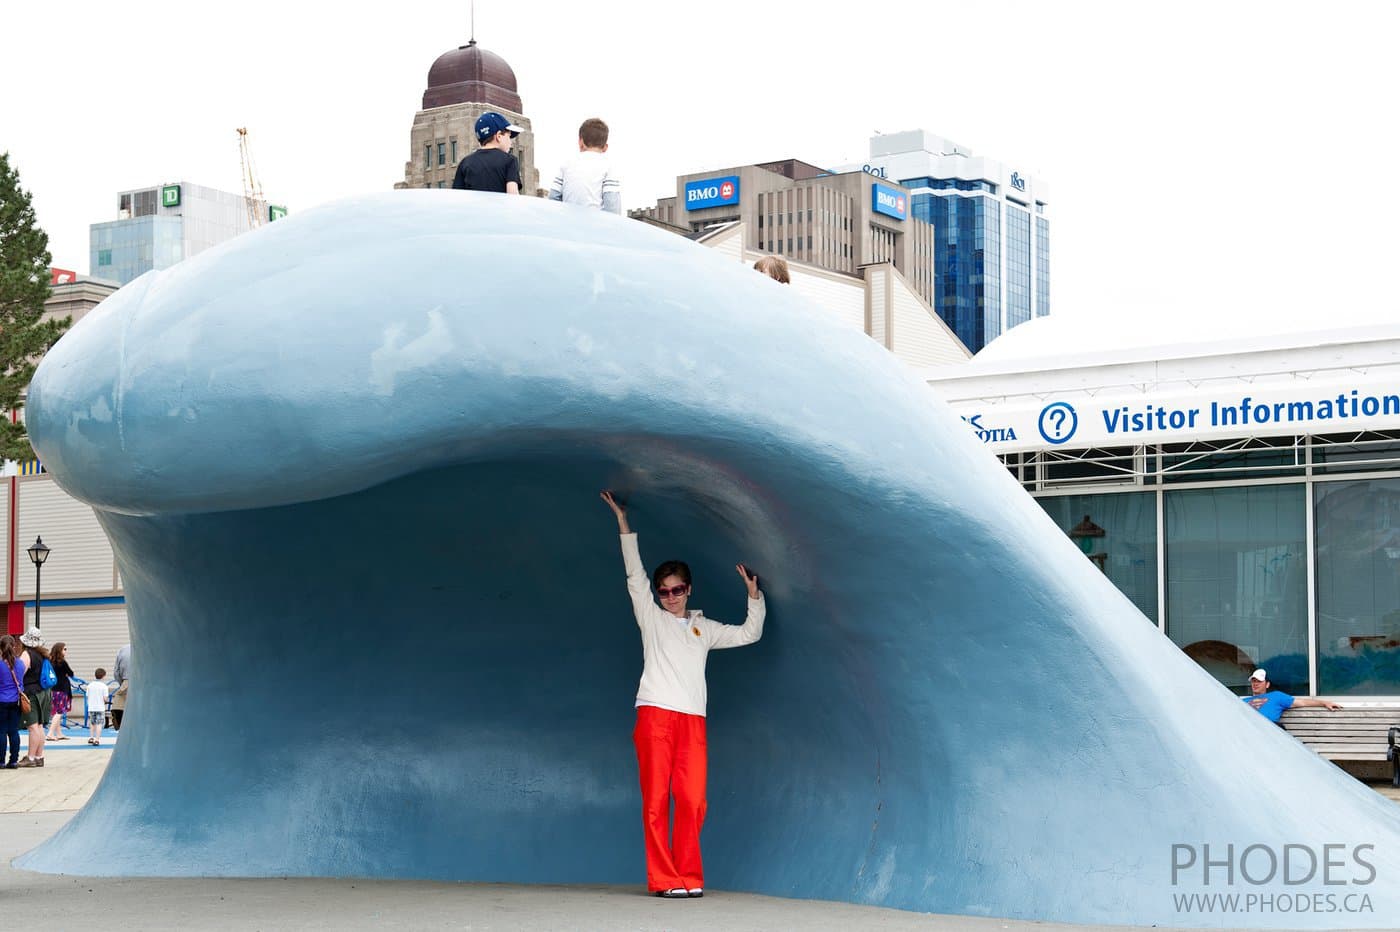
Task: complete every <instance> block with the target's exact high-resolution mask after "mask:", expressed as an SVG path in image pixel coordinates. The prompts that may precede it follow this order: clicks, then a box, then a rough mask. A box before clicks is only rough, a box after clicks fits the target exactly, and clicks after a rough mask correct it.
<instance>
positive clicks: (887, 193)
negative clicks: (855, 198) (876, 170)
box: [870, 182, 909, 220]
mask: <svg viewBox="0 0 1400 932" xmlns="http://www.w3.org/2000/svg"><path fill="white" fill-rule="evenodd" d="M870 192H871V197H870V201H871V203H870V209H871V210H873V211H875V213H877V214H884V215H885V216H886V217H893V218H894V219H896V220H903V219H904V218H905V217H907V216H908V215H909V212H908V210H907V206H908V205H906V204H905V202H904V200H905V197H904V192H903V191H901V190H899V189H898V188H891V187H890V186H889V185H887V184H880V183H879V182H876V183H875V184H872V185H871V186H870Z"/></svg>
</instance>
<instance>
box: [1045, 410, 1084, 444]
mask: <svg viewBox="0 0 1400 932" xmlns="http://www.w3.org/2000/svg"><path fill="white" fill-rule="evenodd" d="M1038 426H1039V428H1040V436H1042V437H1044V438H1045V442H1046V443H1050V444H1056V445H1058V444H1061V443H1064V442H1065V441H1066V440H1068V439H1069V438H1071V437H1073V436H1074V432H1075V431H1076V430H1078V429H1079V415H1078V413H1076V412H1075V410H1074V406H1073V405H1071V404H1070V403H1069V402H1067V401H1056V402H1054V403H1053V404H1048V405H1046V406H1045V408H1044V409H1043V410H1041V412H1040V423H1039V425H1038Z"/></svg>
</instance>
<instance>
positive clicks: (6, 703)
mask: <svg viewBox="0 0 1400 932" xmlns="http://www.w3.org/2000/svg"><path fill="white" fill-rule="evenodd" d="M24 674H25V666H24V652H23V651H21V650H20V647H19V641H18V640H16V639H15V638H13V637H11V636H10V635H8V634H4V635H0V767H2V768H4V769H5V770H14V769H15V768H16V767H18V766H19V716H20V712H19V697H20V696H21V695H23V694H24V688H23V687H22V686H21V685H20V683H22V682H23V680H24Z"/></svg>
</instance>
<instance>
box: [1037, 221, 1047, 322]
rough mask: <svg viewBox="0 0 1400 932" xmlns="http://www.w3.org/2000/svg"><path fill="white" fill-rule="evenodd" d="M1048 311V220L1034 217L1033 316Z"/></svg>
mask: <svg viewBox="0 0 1400 932" xmlns="http://www.w3.org/2000/svg"><path fill="white" fill-rule="evenodd" d="M1049 313H1050V221H1049V220H1046V219H1045V218H1044V217H1036V218H1035V316H1036V317H1044V316H1045V315H1046V314H1049Z"/></svg>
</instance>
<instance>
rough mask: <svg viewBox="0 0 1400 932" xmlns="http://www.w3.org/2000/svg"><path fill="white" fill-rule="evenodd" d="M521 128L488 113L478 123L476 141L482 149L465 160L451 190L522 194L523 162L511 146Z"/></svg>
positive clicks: (458, 170)
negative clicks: (521, 165)
mask: <svg viewBox="0 0 1400 932" xmlns="http://www.w3.org/2000/svg"><path fill="white" fill-rule="evenodd" d="M521 129H522V127H519V126H516V125H515V124H514V123H512V122H510V121H509V120H507V119H506V118H505V117H503V116H501V115H500V114H499V113H495V112H492V111H487V112H486V113H483V114H482V115H481V116H480V117H478V118H477V121H476V141H477V142H478V143H479V144H480V146H481V148H479V149H477V150H476V151H475V152H473V153H472V154H471V155H469V156H467V157H466V158H464V159H462V161H461V163H460V164H459V165H458V166H457V174H456V176H455V177H454V178H453V179H452V187H453V188H454V189H456V190H458V191H495V192H497V193H500V194H519V193H520V160H519V159H517V158H516V157H515V156H513V155H511V154H510V147H511V143H513V142H514V141H515V137H516V136H519V135H520V132H521Z"/></svg>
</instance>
